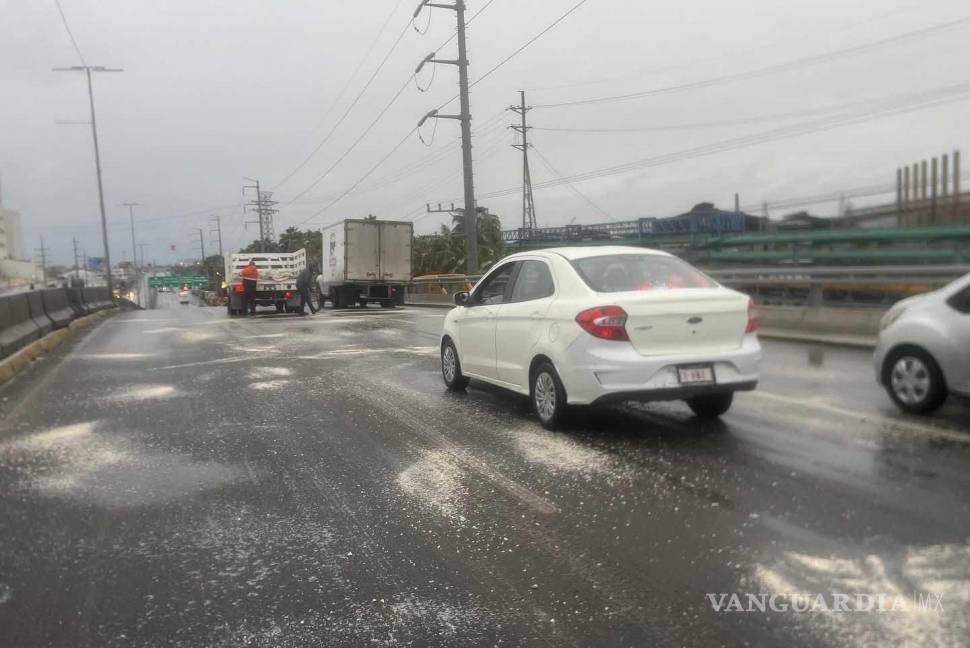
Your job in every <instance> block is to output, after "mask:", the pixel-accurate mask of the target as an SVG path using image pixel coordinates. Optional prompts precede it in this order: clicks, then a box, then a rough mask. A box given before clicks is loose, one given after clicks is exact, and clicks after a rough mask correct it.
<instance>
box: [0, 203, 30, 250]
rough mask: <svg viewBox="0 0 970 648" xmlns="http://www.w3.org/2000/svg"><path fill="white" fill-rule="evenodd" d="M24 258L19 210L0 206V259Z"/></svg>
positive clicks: (22, 232) (22, 231)
mask: <svg viewBox="0 0 970 648" xmlns="http://www.w3.org/2000/svg"><path fill="white" fill-rule="evenodd" d="M25 258H26V257H25V256H24V230H23V227H22V226H21V224H20V212H17V211H14V210H12V209H4V208H2V207H0V260H6V259H16V260H18V261H23V260H24V259H25Z"/></svg>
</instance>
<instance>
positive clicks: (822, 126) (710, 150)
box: [482, 84, 970, 198]
mask: <svg viewBox="0 0 970 648" xmlns="http://www.w3.org/2000/svg"><path fill="white" fill-rule="evenodd" d="M967 93H970V84H958V85H955V86H950V87H948V88H942V89H940V90H938V91H937V92H936V93H935V94H936V95H937V96H936V97H935V98H932V99H927V98H926V96H925V95H921V96H919V97H918V98H916V99H908V98H909V97H911V96H912V95H906V96H904V97H903V98H902V99H901V100H900V101H899V102H897V103H898V105H888V106H883V107H882V108H876V109H873V110H870V111H868V112H863V113H860V114H857V115H841V116H834V117H830V118H824V119H818V120H814V121H809V122H802V123H799V124H794V125H791V126H785V127H781V128H776V129H773V130H769V131H765V132H763V133H756V134H753V135H748V136H744V137H738V138H733V139H729V140H723V141H720V142H715V143H712V144H706V145H703V146H698V147H693V148H690V149H684V150H681V151H675V152H673V153H666V154H663V155H658V156H654V157H649V158H645V159H642V160H636V161H634V162H628V163H625V164H620V165H616V166H612V167H606V168H603V169H596V170H592V171H587V172H584V173H578V174H575V175H572V176H568V177H565V178H562V179H559V180H555V181H547V182H541V183H538V184H536V185H535V188H538V189H544V188H547V187H553V186H557V185H560V184H565V183H567V182H578V181H585V180H592V179H596V178H602V177H607V176H611V175H617V174H621V173H627V172H630V171H635V170H638V169H644V168H649V167H656V166H662V165H665V164H670V163H672V162H680V161H683V160H688V159H693V158H697V157H703V156H706V155H712V154H714V153H722V152H726V151H731V150H734V149H738V148H744V147H748V146H753V145H755V144H762V143H766V142H772V141H775V140H779V139H787V138H790V137H797V136H799V135H807V134H811V133H816V132H820V131H824V130H831V129H833V128H837V127H840V126H845V125H849V124H855V123H861V122H865V121H871V120H873V119H878V118H880V117H886V116H891V115H896V114H901V113H906V112H912V111H915V110H923V109H926V108H932V107H935V106H939V105H943V104H945V103H951V102H954V101H963V100H966V99H968V98H970V95H968V94H967ZM516 191H518V188H517V187H515V188H512V187H510V188H507V189H502V190H500V191H496V192H492V193H488V194H485V195H484V196H482V197H483V198H495V197H498V196H506V195H510V194H512V193H515V192H516Z"/></svg>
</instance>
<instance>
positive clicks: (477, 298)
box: [470, 261, 515, 306]
mask: <svg viewBox="0 0 970 648" xmlns="http://www.w3.org/2000/svg"><path fill="white" fill-rule="evenodd" d="M514 271H515V262H514V261H513V262H512V263H506V264H505V265H503V266H502V267H500V268H499V269H498V270H496V271H495V272H493V273H492V274H491V276H489V277H488V279H486V280H485V283H483V284H482V285H481V286H479V287H478V288H476V289H475V293H474V295H473V296H472V300H471V304H470V305H471V306H482V305H484V306H494V305H496V304H501V303H502V302H504V301H505V293H506V291H507V290H508V287H509V281H510V280H511V279H512V274H513V273H514Z"/></svg>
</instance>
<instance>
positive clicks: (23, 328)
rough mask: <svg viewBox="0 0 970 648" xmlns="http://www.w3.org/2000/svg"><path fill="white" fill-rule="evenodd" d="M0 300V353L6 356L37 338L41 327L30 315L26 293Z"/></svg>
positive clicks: (39, 335)
mask: <svg viewBox="0 0 970 648" xmlns="http://www.w3.org/2000/svg"><path fill="white" fill-rule="evenodd" d="M0 302H2V306H0V353H2V354H3V357H6V356H8V355H10V354H11V353H14V352H16V351H19V350H20V349H22V348H23V347H25V346H27V345H28V344H30V343H31V342H33V341H34V340H39V339H40V337H41V333H40V331H41V329H40V327H38V326H37V324H35V323H34V320H33V319H32V318H31V317H30V305H29V304H28V301H27V294H26V293H20V294H17V295H10V296H8V297H2V298H0Z"/></svg>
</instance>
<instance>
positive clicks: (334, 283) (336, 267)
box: [317, 218, 414, 308]
mask: <svg viewBox="0 0 970 648" xmlns="http://www.w3.org/2000/svg"><path fill="white" fill-rule="evenodd" d="M413 234H414V225H413V223H410V222H406V221H386V220H377V219H375V218H365V219H358V220H354V219H348V220H344V221H341V222H339V223H334V224H333V225H329V226H327V227H324V228H323V229H322V230H321V236H322V237H323V267H322V268H321V274H320V277H319V278H318V279H317V283H318V285H319V287H320V307H321V308H322V307H323V305H324V300H325V299H329V300H330V301H331V303H332V304H333V306H334V308H345V307H347V306H350V305H351V304H358V305H360V306H366V305H367V304H368V303H370V302H375V303H379V304H380V305H381V306H383V307H384V308H393V307H394V305H395V304H403V303H404V288H405V286H406V285H407V284H408V283H409V282H410V281H411V244H412V240H413Z"/></svg>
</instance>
